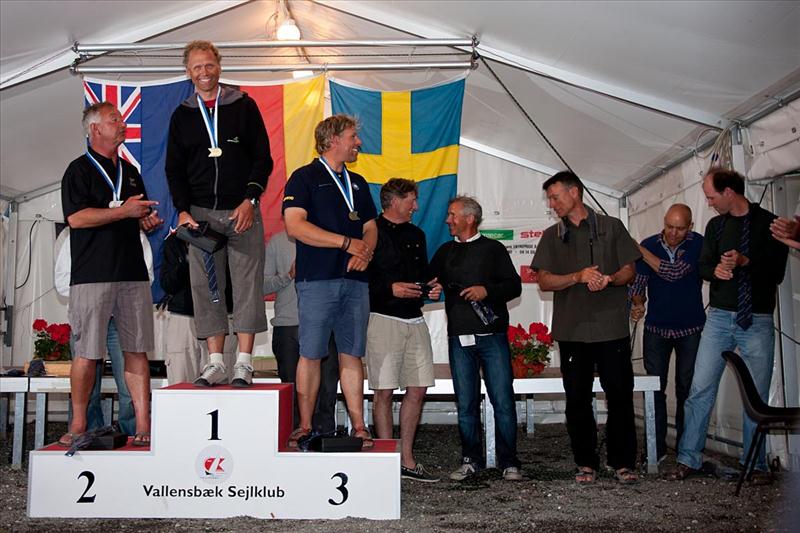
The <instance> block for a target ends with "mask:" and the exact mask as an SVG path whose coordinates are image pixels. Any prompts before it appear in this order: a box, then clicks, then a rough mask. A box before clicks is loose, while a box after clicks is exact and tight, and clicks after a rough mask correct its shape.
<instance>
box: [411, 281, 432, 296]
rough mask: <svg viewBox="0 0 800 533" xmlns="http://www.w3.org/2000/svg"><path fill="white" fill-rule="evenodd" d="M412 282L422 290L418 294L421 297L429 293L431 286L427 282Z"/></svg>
mask: <svg viewBox="0 0 800 533" xmlns="http://www.w3.org/2000/svg"><path fill="white" fill-rule="evenodd" d="M414 284H415V285H416V286H417V287H419V290H421V291H422V294H421V295H420V297H421V298H427V297H428V295H429V294H430V293H431V289H432V288H433V287H431V286H430V285H428V284H427V283H423V282H421V281H415V282H414Z"/></svg>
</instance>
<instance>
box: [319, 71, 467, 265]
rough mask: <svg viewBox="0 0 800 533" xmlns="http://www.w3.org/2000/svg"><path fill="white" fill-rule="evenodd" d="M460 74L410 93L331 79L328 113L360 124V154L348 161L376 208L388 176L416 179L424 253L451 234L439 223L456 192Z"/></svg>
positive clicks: (461, 93) (417, 220) (417, 218)
mask: <svg viewBox="0 0 800 533" xmlns="http://www.w3.org/2000/svg"><path fill="white" fill-rule="evenodd" d="M464 84H465V80H464V79H463V78H462V79H460V80H457V81H455V82H451V83H446V84H443V85H437V86H435V87H429V88H425V89H418V90H414V91H398V92H390V91H373V90H368V89H364V88H359V87H353V86H351V85H344V84H342V83H340V82H337V81H333V80H331V81H330V90H331V109H332V112H333V114H339V113H345V114H348V115H351V116H354V117H356V118H357V119H358V120H359V122H360V123H361V129H360V130H359V137H360V138H361V141H362V145H361V154H360V155H359V156H358V161H357V162H356V163H355V164H352V165H349V166H350V168H352V169H353V170H354V171H355V172H358V173H359V174H361V175H362V176H364V178H366V180H367V181H368V182H369V184H370V192H371V193H372V197H373V199H374V200H375V205H376V206H378V207H379V211H380V200H379V192H380V188H381V186H382V185H383V184H384V183H386V182H387V181H388V180H389V179H391V178H406V179H411V180H414V181H416V182H417V186H418V187H419V198H418V204H419V210H418V211H417V212H416V213H415V214H414V218H413V222H414V224H416V225H417V226H419V227H420V228H421V229H422V230H423V231H424V232H425V235H426V237H427V241H428V257H432V256H433V253H434V252H435V251H436V250H437V249H438V248H439V246H440V245H441V244H442V243H444V242H445V241H447V240H449V239H450V238H451V237H450V234H449V231H448V229H447V226H446V225H445V223H444V221H445V218H446V214H447V202H448V200H450V198H452V197H453V196H455V194H456V184H457V174H458V147H459V139H460V137H461V109H462V104H463V101H464Z"/></svg>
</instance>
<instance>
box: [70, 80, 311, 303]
mask: <svg viewBox="0 0 800 533" xmlns="http://www.w3.org/2000/svg"><path fill="white" fill-rule="evenodd" d="M221 83H223V84H224V85H229V86H234V87H238V88H240V89H241V90H242V91H244V92H246V93H247V94H248V95H250V97H252V98H253V99H254V100H255V101H256V103H257V104H258V108H259V110H260V111H261V116H262V118H263V119H264V124H265V126H266V128H267V133H268V135H269V140H270V151H271V154H272V159H273V162H274V168H273V171H272V174H271V175H270V178H269V180H268V182H267V189H266V191H265V192H264V194H263V195H262V197H261V215H262V217H263V221H264V238H265V239H266V240H268V239H269V237H270V236H272V235H273V234H275V233H277V232H279V231H281V230H282V229H283V222H282V220H281V209H280V206H281V199H282V198H283V188H284V185H285V184H286V180H287V178H288V176H290V175H291V173H292V172H293V171H294V170H295V169H296V168H298V167H300V166H302V165H305V164H307V163H308V162H309V161H311V159H312V158H313V157H314V154H315V152H314V128H315V127H316V125H317V123H318V122H319V121H320V120H322V116H323V105H324V100H323V91H324V87H325V78H324V77H323V76H317V77H314V78H308V79H304V80H301V81H296V82H289V83H285V84H280V83H279V84H268V85H253V84H252V83H250V84H240V83H238V82H235V81H231V80H221ZM83 89H84V97H85V102H86V105H87V106H88V105H91V104H94V103H97V102H101V101H109V102H111V103H113V104H114V105H116V106H117V108H118V109H119V110H120V113H121V114H122V118H123V120H124V121H125V123H126V124H127V126H128V129H127V132H126V139H125V142H124V143H123V144H122V145H121V146H120V149H119V153H120V156H121V157H122V158H123V159H125V160H127V161H128V162H130V163H132V164H133V165H134V166H136V168H137V169H139V172H141V174H142V179H143V180H144V184H145V187H146V189H147V194H148V196H149V197H150V198H151V199H153V200H157V201H158V202H159V206H158V212H159V215H161V217H162V218H163V219H164V220H165V223H164V225H163V226H162V227H160V228H158V230H157V231H155V232H154V233H153V234H152V235H150V236H149V240H150V245H151V247H152V249H153V257H154V265H153V266H154V269H155V273H156V278H155V282H154V283H153V300H154V301H160V300H161V298H162V297H163V295H164V292H163V291H162V289H161V286H160V284H159V282H158V272H159V269H160V266H161V248H162V244H163V242H164V238H165V237H166V234H167V232H168V231H169V226H173V227H174V226H175V223H176V220H177V213H176V212H175V208H174V207H173V205H172V198H171V197H170V194H169V187H168V185H167V178H166V174H165V173H164V162H165V159H166V150H167V134H168V131H169V121H170V118H171V116H172V112H173V111H174V110H175V108H176V107H178V105H180V103H181V102H183V101H184V100H185V99H186V98H188V97H189V96H190V95H191V94H192V93H193V92H194V87H193V86H192V83H191V81H189V80H186V79H180V80H175V79H173V80H163V81H157V82H148V83H128V82H117V81H114V82H110V81H107V80H98V79H90V78H84V83H83Z"/></svg>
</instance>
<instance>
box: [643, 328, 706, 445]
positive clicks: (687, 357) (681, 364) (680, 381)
mask: <svg viewBox="0 0 800 533" xmlns="http://www.w3.org/2000/svg"><path fill="white" fill-rule="evenodd" d="M699 344H700V332H699V331H698V332H697V333H694V334H692V335H688V336H686V337H680V338H677V339H672V338H666V337H662V336H661V335H658V334H657V333H652V332H650V331H647V330H645V332H644V348H643V350H642V354H643V357H644V369H645V370H646V371H647V373H648V374H649V375H651V376H658V377H660V378H661V390H659V391H656V393H655V406H656V409H655V411H656V413H655V414H656V450H657V452H658V457H659V458H661V457H663V456H664V455H665V454H666V453H667V395H666V391H667V377H668V376H667V375H668V374H669V360H670V356H671V355H672V350H673V349H674V350H675V404H676V405H675V428H676V430H677V437H676V438H675V442H676V443H678V442H680V441H681V435H682V434H683V413H684V410H683V406H684V404H685V403H686V398H687V397H688V396H689V389H690V388H691V386H692V376H693V375H694V362H695V359H696V358H697V347H698V345H699Z"/></svg>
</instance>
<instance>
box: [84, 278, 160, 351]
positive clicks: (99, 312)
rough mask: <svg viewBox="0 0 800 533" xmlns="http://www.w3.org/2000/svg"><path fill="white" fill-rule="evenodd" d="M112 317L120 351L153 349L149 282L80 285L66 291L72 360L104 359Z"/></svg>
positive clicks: (151, 305) (151, 302)
mask: <svg viewBox="0 0 800 533" xmlns="http://www.w3.org/2000/svg"><path fill="white" fill-rule="evenodd" d="M112 316H113V317H114V321H115V322H116V323H117V331H118V332H119V344H120V346H121V347H122V351H123V352H149V351H153V350H154V349H155V341H154V337H153V297H152V295H151V294H150V282H149V281H115V282H108V283H81V284H79V285H73V286H72V287H70V290H69V323H70V325H71V326H72V335H73V340H74V341H75V353H74V354H72V355H73V357H75V356H77V357H84V358H86V359H103V358H105V356H106V353H107V352H108V349H107V347H106V335H107V334H108V321H109V320H111V317H112Z"/></svg>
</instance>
